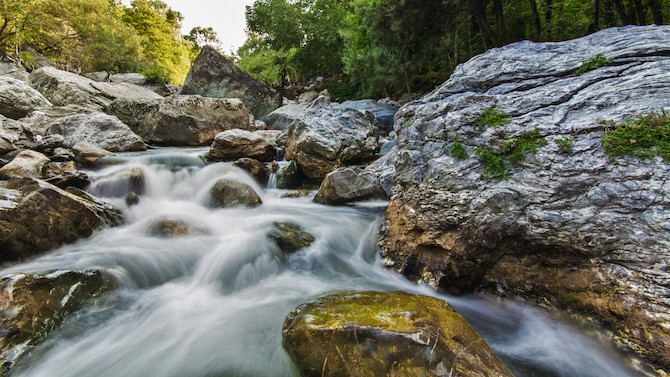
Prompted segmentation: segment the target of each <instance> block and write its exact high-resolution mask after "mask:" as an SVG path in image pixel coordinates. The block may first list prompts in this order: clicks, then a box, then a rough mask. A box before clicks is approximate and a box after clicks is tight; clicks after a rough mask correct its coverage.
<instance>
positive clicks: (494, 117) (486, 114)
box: [475, 107, 512, 127]
mask: <svg viewBox="0 0 670 377" xmlns="http://www.w3.org/2000/svg"><path fill="white" fill-rule="evenodd" d="M511 121H512V120H511V119H510V118H509V115H507V113H506V112H504V111H502V110H500V109H496V108H495V107H489V108H486V109H484V111H483V112H482V113H481V115H479V117H477V119H475V124H476V125H478V126H480V127H498V126H503V125H505V124H508V123H509V122H511Z"/></svg>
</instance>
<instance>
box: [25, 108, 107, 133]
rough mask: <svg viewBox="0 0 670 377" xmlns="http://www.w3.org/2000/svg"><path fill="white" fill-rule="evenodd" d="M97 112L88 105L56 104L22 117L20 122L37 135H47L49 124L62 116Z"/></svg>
mask: <svg viewBox="0 0 670 377" xmlns="http://www.w3.org/2000/svg"><path fill="white" fill-rule="evenodd" d="M94 112H96V111H95V110H93V109H90V108H88V107H84V106H79V105H67V106H54V107H49V108H46V109H40V110H35V111H33V112H32V113H31V114H30V115H28V116H27V117H25V118H22V119H20V122H21V124H22V125H24V126H25V127H28V128H30V130H31V131H32V132H33V133H34V134H36V135H41V136H43V135H45V134H46V132H47V129H49V126H51V124H52V123H53V122H54V121H56V120H57V119H60V118H65V117H68V116H70V115H80V114H91V113H94Z"/></svg>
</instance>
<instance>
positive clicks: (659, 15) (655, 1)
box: [649, 0, 663, 25]
mask: <svg viewBox="0 0 670 377" xmlns="http://www.w3.org/2000/svg"><path fill="white" fill-rule="evenodd" d="M649 6H650V7H651V14H652V15H653V16H654V23H655V24H656V25H663V5H662V4H661V0H649Z"/></svg>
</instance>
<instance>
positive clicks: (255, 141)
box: [207, 129, 277, 162]
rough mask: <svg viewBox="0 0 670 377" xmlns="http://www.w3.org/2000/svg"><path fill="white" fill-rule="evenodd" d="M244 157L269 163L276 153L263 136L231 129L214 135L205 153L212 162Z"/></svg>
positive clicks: (275, 156)
mask: <svg viewBox="0 0 670 377" xmlns="http://www.w3.org/2000/svg"><path fill="white" fill-rule="evenodd" d="M244 157H248V158H253V159H255V160H258V161H263V162H270V161H272V160H274V159H275V158H277V151H276V150H275V148H274V147H273V146H272V145H271V144H270V143H268V142H267V141H266V140H265V138H264V137H263V136H261V135H259V134H256V133H254V132H250V131H245V130H240V129H233V130H228V131H223V132H221V133H220V134H218V135H216V137H215V138H214V142H213V143H212V146H211V147H210V149H209V153H207V158H208V159H210V160H213V161H233V160H237V159H239V158H244Z"/></svg>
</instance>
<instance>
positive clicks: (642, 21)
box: [633, 0, 647, 25]
mask: <svg viewBox="0 0 670 377" xmlns="http://www.w3.org/2000/svg"><path fill="white" fill-rule="evenodd" d="M633 2H634V4H635V14H636V15H637V24H638V25H646V24H647V15H646V14H645V12H644V10H645V9H644V6H642V1H640V0H634V1H633Z"/></svg>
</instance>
